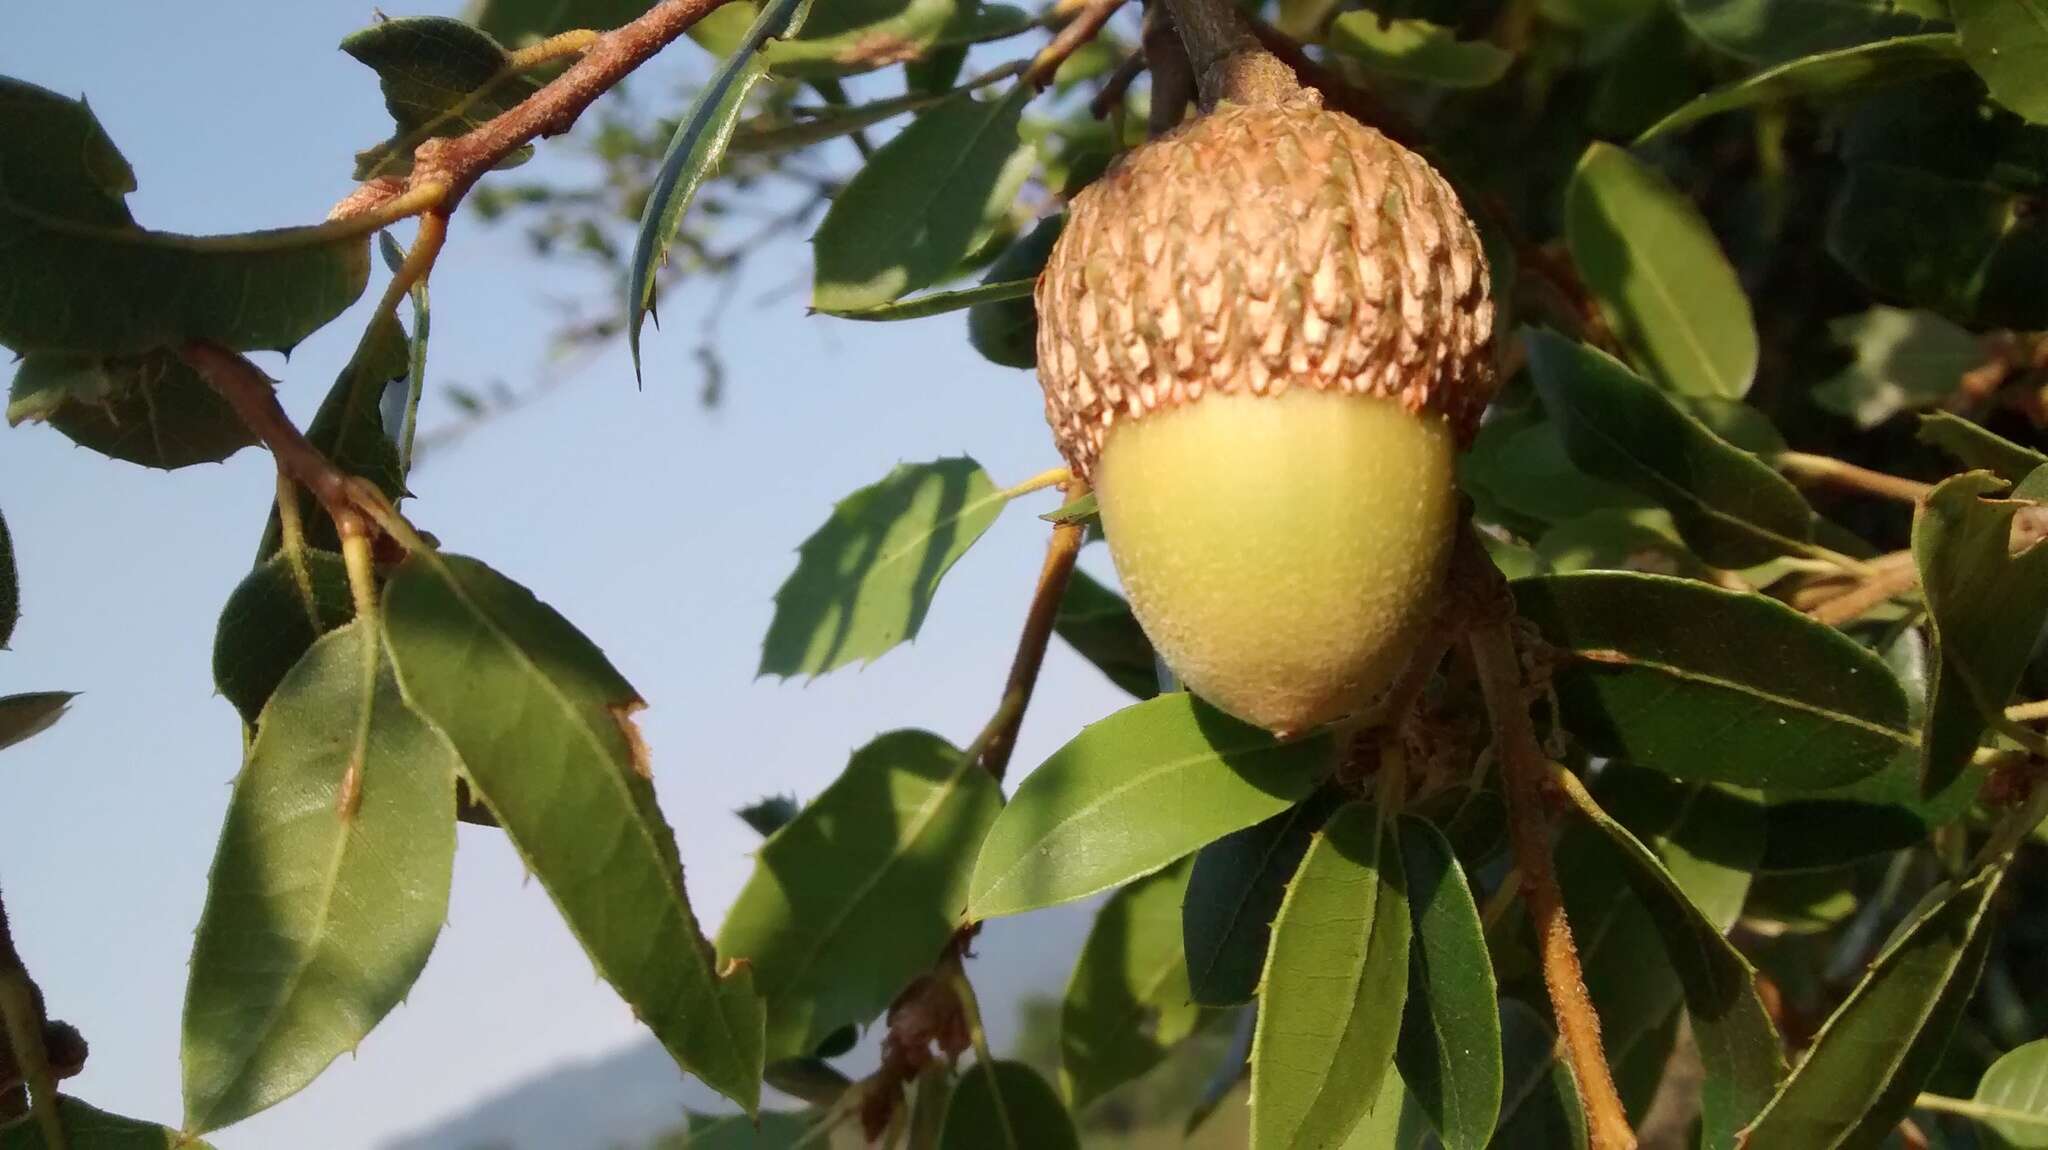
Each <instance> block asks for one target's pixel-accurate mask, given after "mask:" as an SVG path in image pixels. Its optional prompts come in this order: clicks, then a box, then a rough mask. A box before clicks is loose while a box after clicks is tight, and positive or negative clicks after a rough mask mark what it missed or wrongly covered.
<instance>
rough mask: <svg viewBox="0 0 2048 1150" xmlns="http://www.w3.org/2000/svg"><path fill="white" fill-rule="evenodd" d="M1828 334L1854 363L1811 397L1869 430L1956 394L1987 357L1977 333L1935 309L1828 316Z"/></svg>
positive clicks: (1877, 310) (1878, 309)
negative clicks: (1967, 375)
mask: <svg viewBox="0 0 2048 1150" xmlns="http://www.w3.org/2000/svg"><path fill="white" fill-rule="evenodd" d="M1828 334H1829V335H1830V336H1832V337H1833V338H1834V341H1835V342H1836V343H1838V344H1841V345H1842V346H1844V347H1847V348H1849V349H1850V350H1851V351H1853V352H1855V354H1856V362H1854V363H1852V364H1850V365H1849V366H1848V367H1847V368H1844V369H1843V370H1842V373H1841V374H1840V375H1837V376H1835V377H1834V378H1833V379H1830V380H1828V381H1827V382H1825V383H1823V384H1821V385H1820V386H1818V387H1816V388H1814V389H1813V400H1814V402H1815V403H1818V404H1820V405H1821V406H1822V407H1825V408H1827V409H1828V410H1829V411H1832V412H1834V413H1835V414H1837V415H1844V416H1847V417H1849V418H1850V419H1851V420H1854V421H1855V423H1856V426H1857V427H1860V428H1862V429H1864V430H1866V431H1867V430H1869V429H1870V428H1873V427H1876V426H1877V425H1878V424H1880V423H1883V422H1884V421H1885V420H1887V419H1890V418H1891V417H1892V416H1894V415H1897V414H1898V413H1899V412H1901V411H1908V410H1911V409H1913V408H1919V407H1932V406H1934V405H1935V404H1937V403H1939V402H1941V401H1942V400H1944V399H1946V398H1948V397H1949V396H1951V395H1953V394H1955V392H1956V391H1957V389H1958V388H1960V387H1961V386H1962V382H1963V374H1964V373H1965V372H1968V371H1970V370H1972V369H1973V368H1976V367H1978V366H1980V365H1982V364H1983V362H1984V347H1983V345H1982V344H1980V343H1979V342H1978V340H1977V337H1976V336H1974V335H1971V334H1970V333H1969V332H1967V331H1965V330H1963V329H1962V328H1960V327H1958V326H1956V325H1955V324H1953V323H1951V322H1949V321H1948V320H1945V319H1943V318H1941V317H1940V316H1938V315H1935V314H1934V313H1933V312H1927V311H1908V310H1906V309H1904V308H1896V307H1882V306H1880V307H1874V308H1871V309H1870V310H1869V311H1866V312H1863V313H1862V314H1860V315H1849V316H1842V317H1841V318H1839V319H1834V320H1830V321H1829V322H1828ZM1951 418H1953V417H1951Z"/></svg>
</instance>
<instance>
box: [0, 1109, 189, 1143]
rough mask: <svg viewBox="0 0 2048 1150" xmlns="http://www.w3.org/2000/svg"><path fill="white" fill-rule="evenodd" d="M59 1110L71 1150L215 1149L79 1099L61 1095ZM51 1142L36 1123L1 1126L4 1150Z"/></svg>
mask: <svg viewBox="0 0 2048 1150" xmlns="http://www.w3.org/2000/svg"><path fill="white" fill-rule="evenodd" d="M57 1113H58V1114H59V1115H61V1116H62V1117H63V1120H64V1137H65V1140H66V1142H67V1143H69V1146H70V1150H213V1147H212V1145H211V1144H210V1143H207V1142H204V1141H201V1140H200V1139H197V1138H187V1137H186V1136H185V1135H183V1134H181V1133H179V1132H178V1131H176V1130H172V1129H170V1128H169V1127H165V1126H158V1125H157V1124H156V1123H154V1122H141V1121H137V1120H136V1119H133V1118H123V1117H121V1116H120V1115H118V1114H108V1113H107V1112H106V1111H104V1110H95V1109H93V1108H92V1107H90V1106H87V1105H86V1104H85V1103H83V1102H80V1101H79V1100H78V1099H76V1098H69V1097H64V1096H61V1095H60V1096H59V1097H58V1099H57ZM49 1145H50V1144H49V1143H48V1142H46V1141H44V1140H43V1135H42V1131H41V1130H40V1129H38V1128H37V1124H36V1123H34V1122H23V1123H21V1124H20V1125H17V1126H9V1127H7V1128H6V1129H0V1150H49Z"/></svg>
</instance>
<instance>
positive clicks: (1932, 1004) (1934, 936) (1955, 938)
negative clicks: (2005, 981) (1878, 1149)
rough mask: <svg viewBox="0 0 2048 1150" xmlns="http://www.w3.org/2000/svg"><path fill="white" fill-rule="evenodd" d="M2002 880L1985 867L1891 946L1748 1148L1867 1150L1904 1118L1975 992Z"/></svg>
mask: <svg viewBox="0 0 2048 1150" xmlns="http://www.w3.org/2000/svg"><path fill="white" fill-rule="evenodd" d="M2004 876H2005V868H2004V866H2003V865H1997V866H1991V867H1987V868H1985V869H1984V870H1983V871H1982V872H1980V873H1978V874H1977V875H1975V876H1973V877H1972V878H1971V879H1970V880H1969V881H1968V882H1965V883H1963V884H1962V885H1961V886H1960V887H1957V888H1956V889H1955V890H1953V891H1952V892H1951V893H1950V894H1949V895H1948V896H1947V897H1946V898H1944V899H1942V900H1941V901H1940V902H1939V903H1938V904H1936V905H1934V906H1933V908H1932V909H1931V910H1929V911H1928V912H1927V913H1926V914H1924V915H1922V916H1921V917H1920V918H1919V920H1918V921H1916V922H1914V923H1913V924H1912V925H1911V926H1910V927H1908V928H1906V929H1904V930H1902V931H1901V932H1900V933H1899V935H1898V936H1897V937H1895V938H1894V939H1893V941H1892V942H1891V943H1890V945H1888V946H1887V947H1886V948H1885V950H1884V952H1883V953H1882V954H1880V955H1879V956H1878V958H1877V960H1876V961H1875V962H1873V963H1871V964H1870V968H1869V969H1868V970H1867V971H1865V973H1864V975H1863V980H1862V981H1861V982H1860V983H1858V984H1857V986H1856V989H1855V990H1853V991H1851V992H1850V994H1849V997H1848V998H1847V999H1846V1000H1844V1001H1843V1003H1842V1005H1841V1006H1840V1007H1838V1008H1837V1009H1836V1010H1835V1013H1834V1014H1833V1016H1832V1017H1830V1018H1829V1019H1828V1021H1827V1023H1826V1025H1824V1026H1822V1027H1821V1030H1820V1033H1819V1034H1818V1035H1816V1036H1815V1037H1814V1040H1813V1045H1812V1047H1810V1048H1809V1049H1808V1050H1807V1052H1806V1057H1805V1059H1804V1060H1802V1061H1801V1062H1800V1063H1799V1066H1798V1068H1797V1069H1795V1070H1793V1072H1792V1076H1791V1077H1790V1078H1788V1079H1786V1080H1785V1085H1784V1087H1783V1089H1781V1090H1780V1091H1779V1092H1778V1095H1777V1097H1775V1098H1773V1099H1772V1100H1771V1104H1770V1106H1769V1107H1768V1108H1767V1109H1765V1110H1764V1112H1763V1113H1762V1114H1760V1115H1758V1117H1757V1120H1756V1121H1755V1122H1754V1123H1752V1124H1751V1125H1750V1127H1749V1128H1748V1130H1746V1131H1745V1132H1744V1136H1745V1137H1746V1138H1747V1139H1748V1145H1750V1146H1753V1147H1758V1148H1761V1147H1766V1146H1842V1147H1849V1146H1875V1145H1877V1143H1878V1141H1879V1140H1880V1139H1881V1138H1882V1137H1883V1136H1884V1135H1885V1133H1886V1132H1887V1131H1889V1130H1890V1129H1891V1128H1892V1127H1893V1126H1896V1125H1897V1124H1898V1121H1899V1119H1901V1118H1903V1117H1905V1116H1906V1112H1907V1111H1908V1110H1909V1109H1910V1108H1911V1107H1912V1104H1913V1098H1914V1096H1915V1095H1916V1094H1917V1093H1918V1092H1919V1091H1920V1088H1921V1086H1922V1084H1923V1083H1924V1082H1925V1080H1926V1078H1927V1075H1928V1074H1930V1073H1932V1072H1933V1070H1934V1066H1935V1063H1936V1061H1937V1060H1939V1059H1940V1057H1941V1055H1942V1052H1943V1050H1944V1049H1946V1048H1947V1046H1948V1041H1949V1036H1950V1034H1951V1033H1952V1032H1953V1031H1954V1030H1955V1025H1956V1020H1957V1019H1958V1018H1959V1017H1960V1016H1961V1015H1962V1012H1963V1008H1964V1006H1965V1005H1967V1004H1968V1002H1969V999H1970V995H1971V993H1972V992H1973V991H1974V990H1975V989H1976V986H1977V976H1978V974H1979V973H1980V972H1981V971H1982V970H1983V968H1984V953H1985V951H1986V949H1988V947H1989V946H1990V941H1991V931H1989V930H1987V929H1985V924H1984V919H1985V913H1986V912H1987V911H1988V910H1989V909H1990V907H1991V898H1992V895H1993V894H1995V893H1996V892H1997V890H1998V885H1999V882H2000V880H2002V879H2003V878H2004Z"/></svg>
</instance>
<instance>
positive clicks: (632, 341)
mask: <svg viewBox="0 0 2048 1150" xmlns="http://www.w3.org/2000/svg"><path fill="white" fill-rule="evenodd" d="M732 7H734V8H738V7H740V5H737V4H735V5H733V6H732ZM810 10H811V0H767V6H766V7H764V8H762V9H761V14H760V15H759V16H758V17H756V18H755V19H754V22H753V23H752V24H751V25H749V26H748V28H747V31H746V35H745V36H743V37H742V38H741V40H740V42H739V43H738V45H737V46H735V47H734V48H733V49H732V50H731V53H730V55H728V56H727V58H726V61H725V63H723V64H721V65H719V68H718V71H716V72H714V73H713V74H712V76H711V78H710V79H709V80H707V81H705V83H704V87H703V88H702V89H701V90H699V91H698V93H697V98H696V99H695V100H694V101H692V102H691V104H690V111H689V114H688V115H686V116H684V117H683V118H682V121H681V122H680V123H678V124H677V125H676V134H675V135H674V136H672V137H670V138H669V142H668V150H667V151H666V152H664V153H662V157H661V168H660V170H659V171H657V172H656V173H655V177H654V184H653V186H651V187H650V188H649V189H648V191H647V204H646V206H645V207H644V208H642V209H641V211H640V231H639V234H638V235H637V236H635V237H634V240H633V263H632V270H631V272H630V273H629V276H628V278H627V280H626V284H627V287H626V292H627V297H626V317H627V319H626V343H627V346H628V347H630V348H631V349H632V353H633V374H634V375H635V376H638V375H639V374H640V325H641V323H642V321H643V320H645V319H646V317H648V316H650V315H653V314H654V292H655V288H656V287H657V281H656V276H657V274H658V273H659V272H660V270H661V265H662V264H663V263H664V262H666V261H667V259H668V246H669V244H670V243H671V242H673V241H674V240H675V237H676V230H677V229H678V228H680V227H681V226H682V223H683V213H685V212H687V211H689V210H690V201H691V200H693V199H695V198H696V196H697V189H698V188H699V187H701V186H702V185H703V183H704V181H705V180H706V179H708V178H710V176H711V175H712V173H714V172H716V171H717V170H718V166H719V163H720V162H721V161H722V160H723V159H724V158H725V149H726V145H728V144H729V143H731V142H732V134H733V129H734V127H735V126H737V125H738V123H739V119H740V113H741V112H742V111H743V110H745V108H746V104H747V93H749V92H751V91H753V90H754V85H756V84H758V83H760V82H761V80H762V79H763V78H765V77H766V76H767V75H768V65H767V62H766V61H764V60H763V59H762V57H761V49H762V47H763V46H764V45H766V44H767V43H768V41H769V40H770V39H772V38H774V37H777V36H788V35H791V34H793V33H795V32H796V31H797V30H798V29H800V28H802V27H803V24H804V18H805V17H806V16H807V15H809V14H810Z"/></svg>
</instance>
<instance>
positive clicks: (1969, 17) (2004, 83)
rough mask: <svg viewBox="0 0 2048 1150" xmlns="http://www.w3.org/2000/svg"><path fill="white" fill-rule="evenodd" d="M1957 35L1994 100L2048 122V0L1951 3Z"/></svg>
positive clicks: (2042, 121) (2030, 118)
mask: <svg viewBox="0 0 2048 1150" xmlns="http://www.w3.org/2000/svg"><path fill="white" fill-rule="evenodd" d="M1951 6H1952V7H1953V9H1954V11H1955V17H1956V33H1957V35H1958V37H1959V38H1960V39H1961V40H1962V42H1963V55H1964V56H1965V57H1967V58H1968V59H1969V61H1970V67H1972V68H1975V69H1976V70H1977V74H1978V75H1979V76H1982V77H1984V83H1985V84H1986V85H1987V86H1988V87H1990V89H1991V98H1992V99H1994V100H1997V101H1998V102H1999V103H2001V104H2004V105H2005V106H2006V107H2008V108H2011V109H2012V110H2013V111H2015V112H2018V113H2019V114H2020V115H2022V116H2025V117H2026V118H2027V119H2029V120H2032V121H2033V122H2034V123H2036V124H2048V2H2044V0H1951Z"/></svg>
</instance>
